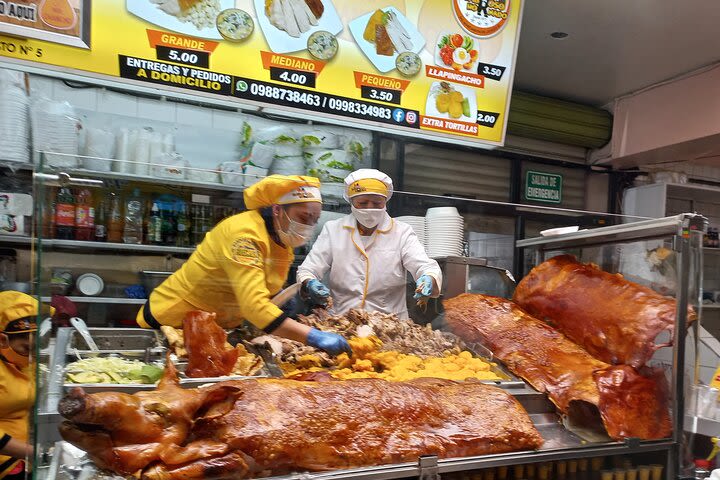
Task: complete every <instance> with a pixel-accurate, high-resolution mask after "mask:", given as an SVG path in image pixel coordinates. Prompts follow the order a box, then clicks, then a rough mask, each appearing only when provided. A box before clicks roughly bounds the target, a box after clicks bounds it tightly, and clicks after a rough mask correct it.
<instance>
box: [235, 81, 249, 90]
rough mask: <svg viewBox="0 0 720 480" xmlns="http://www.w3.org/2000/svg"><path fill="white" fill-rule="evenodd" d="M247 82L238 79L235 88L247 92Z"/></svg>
mask: <svg viewBox="0 0 720 480" xmlns="http://www.w3.org/2000/svg"><path fill="white" fill-rule="evenodd" d="M247 89H248V84H247V82H246V81H245V80H238V82H237V83H236V84H235V90H237V91H238V92H247Z"/></svg>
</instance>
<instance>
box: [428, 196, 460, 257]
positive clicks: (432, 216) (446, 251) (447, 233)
mask: <svg viewBox="0 0 720 480" xmlns="http://www.w3.org/2000/svg"><path fill="white" fill-rule="evenodd" d="M463 225H464V222H463V218H462V217H461V216H460V214H459V213H458V211H457V209H456V208H455V207H436V208H429V209H428V210H427V214H426V216H425V231H426V235H427V236H426V239H427V252H428V255H429V256H431V257H451V256H460V255H462V251H463V238H464V232H463Z"/></svg>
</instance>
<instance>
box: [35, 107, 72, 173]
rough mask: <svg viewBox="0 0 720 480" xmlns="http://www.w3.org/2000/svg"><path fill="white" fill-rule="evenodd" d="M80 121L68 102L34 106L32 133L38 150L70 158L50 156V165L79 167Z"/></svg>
mask: <svg viewBox="0 0 720 480" xmlns="http://www.w3.org/2000/svg"><path fill="white" fill-rule="evenodd" d="M79 125H80V120H79V119H78V118H77V115H76V113H75V109H73V108H72V107H71V106H70V104H69V103H67V102H55V101H52V100H47V99H41V100H38V101H37V102H35V104H34V105H33V106H32V127H33V128H32V134H33V144H34V147H35V150H36V151H44V152H54V153H64V154H68V155H51V154H48V155H47V156H46V160H47V161H48V163H49V164H50V165H54V166H57V167H71V168H76V167H77V166H78V159H77V157H76V156H75V155H77V154H78V132H79Z"/></svg>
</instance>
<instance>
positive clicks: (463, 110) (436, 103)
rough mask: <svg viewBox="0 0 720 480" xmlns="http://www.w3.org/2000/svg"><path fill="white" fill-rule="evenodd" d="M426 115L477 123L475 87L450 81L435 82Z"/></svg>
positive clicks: (426, 106)
mask: <svg viewBox="0 0 720 480" xmlns="http://www.w3.org/2000/svg"><path fill="white" fill-rule="evenodd" d="M425 115H426V116H428V117H439V118H448V119H451V120H457V121H460V122H467V123H475V122H476V121H477V98H475V89H474V88H472V87H466V86H463V85H456V84H454V83H449V82H434V83H433V84H432V87H430V91H429V93H428V97H427V103H426V104H425Z"/></svg>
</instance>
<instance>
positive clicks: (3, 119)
mask: <svg viewBox="0 0 720 480" xmlns="http://www.w3.org/2000/svg"><path fill="white" fill-rule="evenodd" d="M29 116H30V114H29V111H28V97H27V95H26V94H25V90H23V89H22V88H21V87H20V86H17V85H7V86H5V88H3V89H2V90H0V132H1V133H2V134H1V135H0V161H8V162H24V163H27V162H29V161H30V142H29V140H30V125H29Z"/></svg>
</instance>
